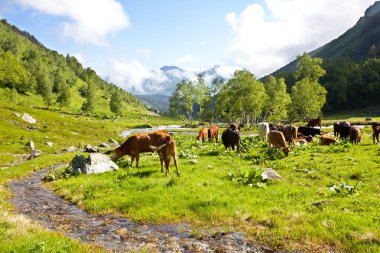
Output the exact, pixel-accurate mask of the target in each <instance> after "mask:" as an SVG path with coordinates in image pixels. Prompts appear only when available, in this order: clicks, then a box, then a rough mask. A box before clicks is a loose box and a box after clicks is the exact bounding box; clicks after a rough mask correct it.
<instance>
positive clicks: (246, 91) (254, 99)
mask: <svg viewBox="0 0 380 253" xmlns="http://www.w3.org/2000/svg"><path fill="white" fill-rule="evenodd" d="M267 99H268V96H267V95H266V93H265V88H264V85H263V84H262V83H261V82H260V81H258V80H257V79H256V77H255V76H254V75H253V74H252V73H250V72H249V71H247V70H238V71H236V72H235V74H234V76H233V77H232V78H231V79H230V80H229V81H228V82H227V83H226V85H224V86H223V87H222V89H221V91H220V93H219V94H218V101H217V105H218V108H219V110H220V111H221V112H222V114H223V115H224V116H225V117H226V118H228V119H229V121H240V122H242V123H247V124H250V123H253V122H255V121H257V120H258V119H259V118H260V117H261V114H262V112H263V109H264V104H265V101H267Z"/></svg>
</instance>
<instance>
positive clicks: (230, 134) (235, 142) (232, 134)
mask: <svg viewBox="0 0 380 253" xmlns="http://www.w3.org/2000/svg"><path fill="white" fill-rule="evenodd" d="M222 142H223V145H224V146H225V147H226V149H227V150H228V149H232V150H235V146H236V147H237V152H238V153H239V152H240V147H239V144H240V131H239V130H238V129H237V128H227V129H226V130H224V131H223V134H222Z"/></svg>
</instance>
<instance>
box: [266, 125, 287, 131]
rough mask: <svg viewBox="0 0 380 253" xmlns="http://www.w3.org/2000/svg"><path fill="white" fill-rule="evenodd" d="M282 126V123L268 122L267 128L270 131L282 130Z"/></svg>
mask: <svg viewBox="0 0 380 253" xmlns="http://www.w3.org/2000/svg"><path fill="white" fill-rule="evenodd" d="M283 128H284V126H282V125H273V124H269V130H270V131H272V130H277V131H282V130H283Z"/></svg>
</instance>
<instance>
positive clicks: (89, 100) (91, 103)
mask: <svg viewBox="0 0 380 253" xmlns="http://www.w3.org/2000/svg"><path fill="white" fill-rule="evenodd" d="M94 109H95V85H94V84H92V83H89V84H88V86H87V91H86V100H85V101H84V102H83V105H82V107H81V110H82V111H83V112H85V113H89V112H93V111H94Z"/></svg>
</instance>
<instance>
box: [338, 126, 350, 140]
mask: <svg viewBox="0 0 380 253" xmlns="http://www.w3.org/2000/svg"><path fill="white" fill-rule="evenodd" d="M350 129H351V124H350V123H349V122H340V123H339V135H340V138H341V139H344V140H346V139H347V138H348V137H349V136H350Z"/></svg>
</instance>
